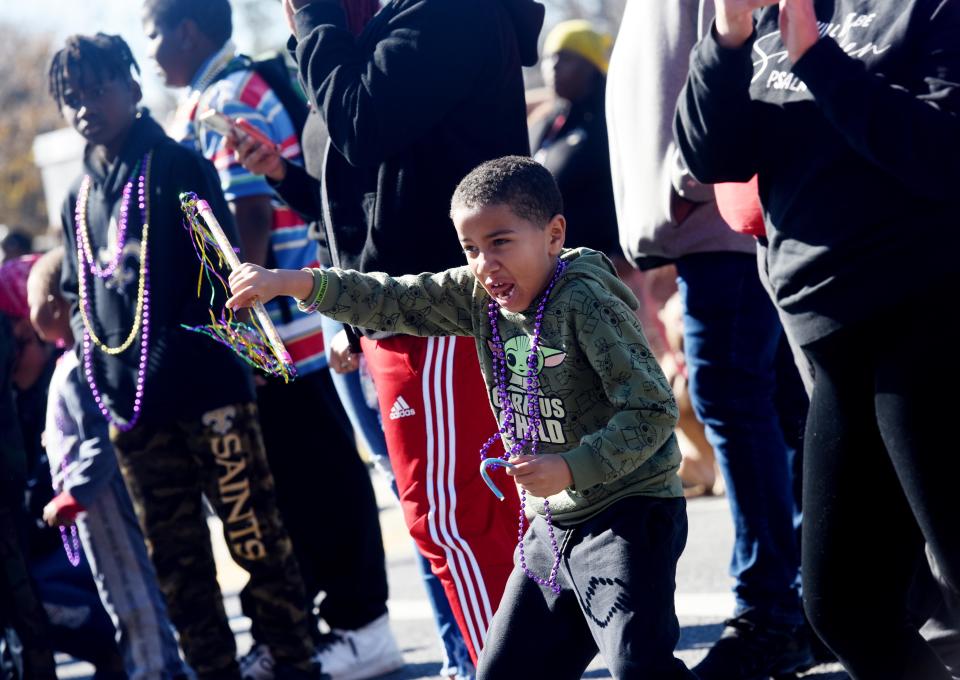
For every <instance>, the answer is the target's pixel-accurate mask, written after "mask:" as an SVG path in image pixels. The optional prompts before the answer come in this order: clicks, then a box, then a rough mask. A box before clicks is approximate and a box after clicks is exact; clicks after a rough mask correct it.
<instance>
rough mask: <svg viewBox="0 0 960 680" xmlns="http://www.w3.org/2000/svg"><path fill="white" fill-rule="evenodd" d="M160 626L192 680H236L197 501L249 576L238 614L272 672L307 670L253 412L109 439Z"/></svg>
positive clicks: (297, 600)
mask: <svg viewBox="0 0 960 680" xmlns="http://www.w3.org/2000/svg"><path fill="white" fill-rule="evenodd" d="M111 439H112V440H113V443H114V446H115V448H116V450H117V460H118V461H119V463H120V469H121V470H122V472H123V476H124V479H125V480H126V483H127V487H128V488H129V490H130V495H131V497H132V498H133V503H134V507H135V508H136V511H137V515H138V517H139V519H140V524H141V526H142V527H143V533H144V536H145V537H146V539H147V548H148V550H149V553H150V557H151V559H152V560H153V563H154V566H155V567H156V570H157V577H158V578H159V581H160V588H161V590H162V591H163V594H164V596H165V597H166V600H167V605H168V608H169V611H170V618H171V620H172V621H173V623H174V625H175V626H176V628H177V630H178V631H179V633H180V643H181V645H182V646H183V651H184V654H185V655H186V657H187V661H188V662H189V664H190V665H191V666H192V667H193V669H194V670H195V671H196V672H197V675H198V676H199V677H200V678H239V677H240V672H239V668H238V665H237V662H236V644H235V641H234V637H233V633H232V632H231V630H230V627H229V625H228V623H227V617H226V614H225V612H224V608H223V598H222V595H221V593H220V588H219V586H218V585H217V581H216V569H215V566H214V561H213V552H212V549H211V544H210V535H209V531H208V529H207V523H206V519H205V518H204V512H203V505H202V503H201V496H202V495H203V496H206V497H207V499H208V500H209V501H210V503H211V504H212V505H213V507H214V508H215V509H216V512H217V515H219V517H220V519H221V520H222V521H223V532H224V538H225V539H226V542H227V546H228V548H229V550H230V554H231V556H232V557H233V559H234V560H235V561H236V562H237V563H238V564H239V565H240V566H241V567H243V568H244V569H246V570H247V571H248V572H249V573H250V581H249V583H248V584H247V586H246V587H245V588H244V593H243V599H244V602H245V603H249V604H250V605H251V611H246V612H245V613H247V614H248V615H249V616H250V617H251V618H252V619H254V621H255V625H256V626H257V629H258V630H259V631H260V632H261V639H260V640H259V642H263V643H266V644H267V645H268V646H269V647H270V650H271V652H272V653H273V656H274V658H275V659H276V660H277V662H278V663H283V664H288V665H290V666H293V667H295V668H298V669H301V670H305V671H306V670H310V669H311V668H312V666H313V664H312V662H311V654H312V652H313V650H312V648H311V643H310V636H309V633H308V625H307V611H306V608H305V606H304V603H305V601H306V600H305V596H304V589H303V582H302V580H301V576H300V571H299V569H298V567H297V563H296V560H295V559H294V557H293V552H292V547H291V544H290V539H289V538H288V536H287V533H286V530H285V529H284V528H283V524H282V523H281V521H280V515H279V513H278V511H277V507H276V501H275V498H274V491H273V478H272V476H271V475H270V469H269V468H268V466H267V461H266V458H265V455H264V447H263V439H262V437H261V434H260V424H259V421H258V419H257V407H256V405H255V404H253V403H243V404H235V405H232V406H226V407H223V408H220V409H217V410H215V411H210V412H208V413H206V414H204V415H203V416H202V417H201V418H200V419H199V420H196V421H186V422H174V423H166V424H164V425H162V426H153V425H142V426H139V427H136V428H134V429H133V430H132V431H130V432H126V433H121V432H118V431H116V430H112V431H111Z"/></svg>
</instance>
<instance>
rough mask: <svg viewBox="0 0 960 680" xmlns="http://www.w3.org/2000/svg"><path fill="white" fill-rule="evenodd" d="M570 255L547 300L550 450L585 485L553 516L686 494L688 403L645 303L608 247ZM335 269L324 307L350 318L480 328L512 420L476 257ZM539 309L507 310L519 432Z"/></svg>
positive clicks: (569, 519)
mask: <svg viewBox="0 0 960 680" xmlns="http://www.w3.org/2000/svg"><path fill="white" fill-rule="evenodd" d="M561 258H562V259H564V260H566V261H567V262H568V263H569V266H568V267H567V269H566V271H565V272H564V273H563V275H562V276H561V277H560V279H559V281H558V282H557V284H556V286H555V288H554V289H553V292H552V294H551V296H550V299H549V300H548V302H547V306H546V310H545V313H544V318H543V325H542V329H541V340H540V347H539V348H538V358H537V370H538V371H539V377H540V411H541V414H542V427H541V429H540V432H539V437H540V452H541V453H556V454H559V455H561V456H563V458H564V460H566V462H567V464H568V465H569V466H570V470H571V472H572V473H573V485H572V486H571V487H569V488H567V489H565V490H564V491H562V492H560V493H559V494H556V495H555V496H552V497H551V498H550V499H549V500H550V509H551V510H552V512H553V517H554V518H555V519H556V520H557V521H558V522H561V523H563V522H566V523H575V522H579V521H583V520H585V519H587V518H588V517H591V516H593V515H594V514H596V513H597V512H599V511H600V510H602V509H603V508H605V507H607V506H609V505H610V504H612V503H614V502H615V501H617V500H618V499H620V498H623V497H626V496H657V497H675V496H681V495H683V492H682V489H681V485H680V479H679V478H678V477H677V468H678V467H679V465H680V450H679V448H678V447H677V441H676V437H675V436H674V427H675V425H676V422H677V405H676V402H675V401H674V399H673V394H672V392H671V391H670V386H669V385H668V384H667V381H666V378H664V375H663V372H662V371H661V370H660V366H659V365H658V364H657V362H656V359H654V357H653V355H652V354H651V352H650V348H649V346H648V345H647V340H646V338H645V337H644V335H643V331H642V330H641V328H640V324H639V322H638V321H637V318H636V315H635V314H634V313H633V310H634V309H636V308H637V300H636V298H635V297H634V296H633V294H632V293H631V292H630V290H629V289H628V288H627V287H626V286H625V285H624V284H623V283H622V282H621V281H620V279H618V278H617V276H616V274H615V272H614V269H613V265H612V264H611V263H610V261H609V260H608V259H607V258H606V257H605V256H603V255H602V254H600V253H597V252H595V251H592V250H588V249H585V248H584V249H579V250H565V251H564V252H563V253H562V254H561ZM325 273H326V277H327V290H326V293H325V294H324V296H323V300H322V301H321V303H320V306H319V311H320V312H322V313H323V314H326V315H328V316H331V317H333V318H335V319H337V320H339V321H342V322H344V323H349V324H352V325H354V326H359V327H362V328H369V329H373V330H381V331H393V332H397V333H404V334H408V335H417V336H425V337H429V336H440V335H462V336H471V337H474V338H475V339H476V343H477V352H478V353H479V356H480V365H481V367H482V369H483V374H484V379H485V381H486V383H487V389H488V391H489V394H490V403H491V405H492V407H493V410H494V413H495V414H496V416H497V421H498V422H501V423H502V422H503V408H502V405H501V403H500V398H499V396H498V395H497V390H496V384H495V382H494V373H493V354H492V350H491V348H492V342H491V341H492V334H491V331H490V325H489V319H488V317H487V303H488V302H489V300H490V298H489V296H488V295H487V293H486V291H484V289H483V287H482V286H481V285H480V283H479V282H478V281H477V280H476V278H475V277H474V276H473V274H472V273H471V272H470V269H469V268H468V267H458V268H456V269H449V270H447V271H445V272H441V273H439V274H420V275H418V276H402V277H396V278H394V277H389V276H387V275H386V274H360V273H359V272H354V271H345V270H341V269H327V270H325ZM535 312H536V304H534V306H532V307H531V309H528V310H527V311H526V312H523V313H519V314H514V313H510V312H507V311H505V310H501V312H500V314H501V317H500V321H499V328H500V335H501V337H502V339H503V342H504V349H505V351H506V355H507V365H508V368H509V372H508V376H509V385H508V387H507V390H508V393H509V394H510V395H511V399H512V400H513V404H514V409H515V411H516V432H514V433H507V437H508V438H510V437H511V435H512V436H517V434H518V433H520V434H522V433H523V432H524V431H525V430H526V428H527V419H526V413H527V404H526V401H527V396H526V391H525V388H524V380H523V378H524V377H525V375H526V373H527V372H528V370H529V369H528V368H527V355H528V353H529V349H530V337H531V336H532V333H533V324H534V314H535ZM491 434H493V433H491ZM479 463H480V459H479V452H478V458H477V464H478V465H479ZM528 505H530V506H531V507H533V508H534V509H536V510H537V511H538V512H542V510H543V504H542V499H536V498H533V497H531V498H530V499H529V501H528Z"/></svg>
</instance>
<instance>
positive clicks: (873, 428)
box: [803, 330, 949, 680]
mask: <svg viewBox="0 0 960 680" xmlns="http://www.w3.org/2000/svg"><path fill="white" fill-rule="evenodd" d="M875 342H876V337H875V334H873V333H864V332H860V333H856V332H853V331H851V330H846V331H840V332H837V333H834V334H832V335H831V336H830V337H828V338H826V339H824V340H821V341H819V342H818V343H816V344H815V345H812V346H811V347H808V348H807V352H808V356H809V357H810V358H811V360H812V361H813V362H814V368H815V372H816V381H815V386H814V390H813V396H812V399H811V404H810V416H809V419H808V422H807V436H806V444H805V445H806V450H805V452H804V503H803V506H804V531H803V560H804V562H803V599H804V605H805V607H806V611H807V615H808V616H809V618H810V623H811V624H812V626H813V627H814V629H815V630H816V632H817V633H818V634H819V636H820V637H821V638H822V639H823V641H824V642H825V643H826V644H827V645H828V646H829V647H830V649H832V650H833V652H834V653H835V654H836V655H837V657H838V658H839V660H840V661H841V662H842V663H843V665H844V667H845V668H846V669H847V670H848V671H849V672H850V673H851V675H853V677H855V678H884V679H888V680H907V679H908V678H911V679H917V678H923V679H924V680H934V679H937V678H942V679H944V680H946V678H948V677H949V675H947V673H946V671H945V669H944V667H943V665H942V664H941V662H940V661H939V660H938V659H937V657H936V655H935V654H934V653H933V651H932V650H931V649H930V647H929V646H928V645H927V644H926V643H925V642H924V641H923V639H922V638H921V637H920V634H919V633H918V632H917V626H916V623H915V622H911V621H910V618H909V616H908V614H907V592H908V589H909V585H910V582H911V580H912V578H913V574H914V571H915V569H916V565H917V563H918V560H919V559H921V558H922V550H923V537H922V536H921V534H920V531H919V530H918V528H917V526H916V521H915V520H914V518H913V516H912V514H911V512H910V507H909V505H908V504H907V501H906V498H905V497H904V494H903V491H902V489H901V487H900V482H899V481H898V479H897V476H896V474H895V472H894V468H893V466H892V465H891V463H890V457H889V455H888V454H887V451H886V450H885V448H884V445H883V441H882V440H881V438H880V432H879V430H878V428H877V413H876V409H875V406H874V381H875V366H874V361H875V359H874V357H873V356H871V355H872V354H873V353H874V352H873V347H872V345H873V343H875ZM863 488H869V489H870V497H869V498H865V497H864V496H863V495H862V494H861V493H859V490H860V489H863Z"/></svg>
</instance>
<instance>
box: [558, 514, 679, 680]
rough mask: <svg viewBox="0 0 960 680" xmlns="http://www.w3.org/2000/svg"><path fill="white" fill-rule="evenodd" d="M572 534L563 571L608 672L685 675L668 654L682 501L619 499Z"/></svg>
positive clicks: (675, 679) (673, 635) (669, 679)
mask: <svg viewBox="0 0 960 680" xmlns="http://www.w3.org/2000/svg"><path fill="white" fill-rule="evenodd" d="M574 532H575V533H574V538H573V540H571V541H570V544H569V547H568V549H567V550H568V553H569V557H568V558H567V560H566V563H565V565H564V566H565V571H566V572H567V574H568V577H569V578H570V579H571V581H572V583H573V589H574V591H575V593H576V595H577V599H578V601H579V603H580V608H581V609H582V617H583V619H584V620H585V621H586V623H587V625H588V626H589V628H590V632H591V634H592V635H593V639H594V640H595V641H596V644H597V647H598V648H599V650H600V655H601V656H602V657H603V659H604V661H605V662H606V664H607V668H608V669H609V670H610V674H611V675H613V677H615V678H619V679H621V680H681V679H682V680H693V678H694V676H693V674H692V673H691V672H690V671H689V670H687V668H686V666H684V665H683V662H681V661H680V660H679V659H677V658H676V657H675V656H674V650H675V649H676V646H677V641H678V640H679V639H680V624H679V622H678V621H677V614H676V610H675V608H674V601H673V598H674V591H675V590H676V574H677V560H678V559H679V558H680V554H681V553H682V552H683V548H684V546H685V545H686V542H687V508H686V502H685V501H684V499H682V498H645V497H643V496H634V497H630V498H624V499H623V500H620V501H617V502H616V503H615V504H614V505H612V506H610V507H609V508H607V509H606V510H603V511H602V512H601V513H600V514H598V515H597V516H595V517H593V518H591V519H589V520H587V521H586V522H584V523H583V524H579V525H577V526H576V528H575V529H574Z"/></svg>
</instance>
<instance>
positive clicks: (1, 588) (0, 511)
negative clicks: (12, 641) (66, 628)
mask: <svg viewBox="0 0 960 680" xmlns="http://www.w3.org/2000/svg"><path fill="white" fill-rule="evenodd" d="M0 494H4V497H0V636H2V635H3V633H4V630H3V626H6V625H9V626H11V627H12V628H13V630H14V631H15V632H16V633H17V636H18V637H19V638H20V644H21V645H22V646H23V651H22V653H21V658H22V661H23V667H24V668H23V670H24V677H25V678H34V680H56V677H57V674H56V664H55V663H54V660H53V651H52V650H51V649H50V644H49V632H48V630H47V617H46V614H45V613H44V611H43V605H42V604H41V603H40V600H39V598H37V594H36V591H35V590H34V587H33V583H32V582H31V581H30V573H29V571H28V570H27V564H26V561H25V560H24V559H23V553H22V552H21V546H20V538H19V533H18V531H17V522H16V519H15V510H14V508H13V507H11V506H8V505H7V503H9V502H10V501H11V499H12V498H15V497H17V496H19V494H16V493H15V492H14V491H13V490H12V489H9V488H4V487H3V486H2V485H0ZM8 494H9V495H8ZM11 505H12V503H11Z"/></svg>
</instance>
